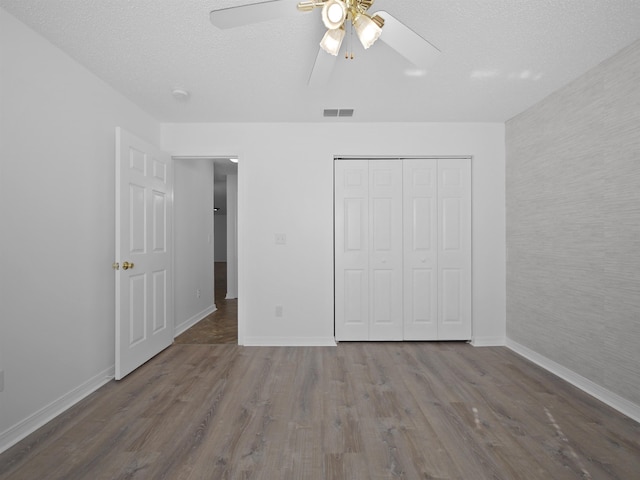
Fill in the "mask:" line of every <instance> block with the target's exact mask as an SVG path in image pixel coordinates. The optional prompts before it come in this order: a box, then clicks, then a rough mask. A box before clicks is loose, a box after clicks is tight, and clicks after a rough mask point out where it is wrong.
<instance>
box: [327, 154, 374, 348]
mask: <svg viewBox="0 0 640 480" xmlns="http://www.w3.org/2000/svg"><path fill="white" fill-rule="evenodd" d="M368 164H369V162H368V161H367V160H343V161H340V162H334V166H335V212H334V214H335V232H334V233H335V246H334V248H335V305H336V311H335V330H336V331H335V335H336V339H338V340H345V341H348V340H368V339H369V166H368Z"/></svg>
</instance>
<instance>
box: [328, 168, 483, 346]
mask: <svg viewBox="0 0 640 480" xmlns="http://www.w3.org/2000/svg"><path fill="white" fill-rule="evenodd" d="M335 308H336V311H335V334H336V339H337V340H339V341H340V340H345V341H346V340H468V339H470V338H471V162H470V159H468V158H467V159H453V158H452V159H449V158H447V159H405V160H399V159H398V160H340V161H337V162H335Z"/></svg>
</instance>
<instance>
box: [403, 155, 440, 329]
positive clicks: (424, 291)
mask: <svg viewBox="0 0 640 480" xmlns="http://www.w3.org/2000/svg"><path fill="white" fill-rule="evenodd" d="M437 168H438V161H437V160H436V159H415V160H413V159H412V160H404V161H403V177H404V179H403V216H404V261H403V270H404V273H403V275H404V320H403V321H404V338H405V339H406V340H436V339H437V338H438V321H437V320H438V308H437V307H438V303H437V301H438V280H437V278H438V277H437V268H438V249H437V245H438V236H437V231H438V210H437V204H438V195H437V188H438V186H437V181H438V172H437Z"/></svg>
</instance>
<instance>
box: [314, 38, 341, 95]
mask: <svg viewBox="0 0 640 480" xmlns="http://www.w3.org/2000/svg"><path fill="white" fill-rule="evenodd" d="M336 58H338V57H335V56H333V55H331V54H329V53H327V52H325V51H324V50H323V49H322V48H319V49H318V55H316V61H315V62H313V70H311V75H310V76H309V82H308V85H309V86H310V87H321V86H323V85H326V84H327V82H328V81H329V79H330V78H331V73H332V72H333V67H334V65H335V64H336Z"/></svg>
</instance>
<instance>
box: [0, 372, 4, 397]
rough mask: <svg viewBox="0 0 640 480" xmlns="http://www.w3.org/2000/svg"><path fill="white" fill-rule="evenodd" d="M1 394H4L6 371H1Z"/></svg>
mask: <svg viewBox="0 0 640 480" xmlns="http://www.w3.org/2000/svg"><path fill="white" fill-rule="evenodd" d="M0 392H4V370H0Z"/></svg>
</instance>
